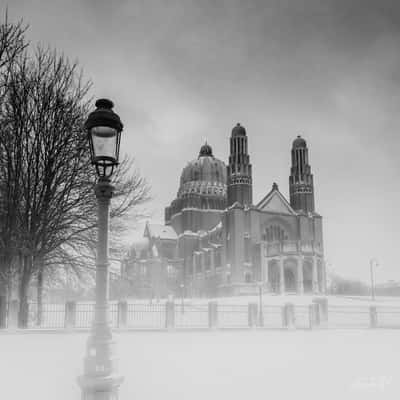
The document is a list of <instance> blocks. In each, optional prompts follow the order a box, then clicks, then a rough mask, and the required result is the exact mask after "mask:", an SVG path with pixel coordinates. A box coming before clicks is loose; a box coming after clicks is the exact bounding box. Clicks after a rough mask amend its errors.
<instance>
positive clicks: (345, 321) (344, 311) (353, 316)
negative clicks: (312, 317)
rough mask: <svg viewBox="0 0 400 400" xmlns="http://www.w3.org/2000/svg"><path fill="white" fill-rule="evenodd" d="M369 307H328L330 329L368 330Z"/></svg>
mask: <svg viewBox="0 0 400 400" xmlns="http://www.w3.org/2000/svg"><path fill="white" fill-rule="evenodd" d="M369 326H370V310H369V307H368V306H328V328H368V327H369Z"/></svg>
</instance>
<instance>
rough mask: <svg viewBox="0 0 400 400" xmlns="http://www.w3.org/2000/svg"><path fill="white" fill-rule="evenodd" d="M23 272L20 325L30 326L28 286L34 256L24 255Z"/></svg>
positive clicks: (21, 326)
mask: <svg viewBox="0 0 400 400" xmlns="http://www.w3.org/2000/svg"><path fill="white" fill-rule="evenodd" d="M22 260H23V261H22V262H23V265H22V274H21V278H20V284H19V290H18V292H19V293H18V294H19V312H18V327H19V328H27V327H28V317H29V305H28V288H29V282H30V279H31V273H32V257H31V256H24V257H23V258H22Z"/></svg>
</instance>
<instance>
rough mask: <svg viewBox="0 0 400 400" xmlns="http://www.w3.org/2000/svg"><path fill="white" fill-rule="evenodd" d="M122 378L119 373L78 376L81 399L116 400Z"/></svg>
mask: <svg viewBox="0 0 400 400" xmlns="http://www.w3.org/2000/svg"><path fill="white" fill-rule="evenodd" d="M123 380H124V378H123V377H122V376H120V375H116V374H114V375H108V376H87V375H82V376H80V377H79V378H78V382H79V386H80V387H81V389H82V400H118V389H119V386H120V385H121V383H122V381H123Z"/></svg>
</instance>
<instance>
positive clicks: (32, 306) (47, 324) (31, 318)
mask: <svg viewBox="0 0 400 400" xmlns="http://www.w3.org/2000/svg"><path fill="white" fill-rule="evenodd" d="M64 325H65V304H64V303H43V304H42V312H41V315H40V316H39V305H38V303H35V302H29V303H28V328H64Z"/></svg>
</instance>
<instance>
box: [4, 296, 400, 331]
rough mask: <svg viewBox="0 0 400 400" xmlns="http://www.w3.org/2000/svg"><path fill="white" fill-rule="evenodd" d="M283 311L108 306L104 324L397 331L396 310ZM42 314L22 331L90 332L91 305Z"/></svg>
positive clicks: (52, 307)
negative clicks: (84, 329)
mask: <svg viewBox="0 0 400 400" xmlns="http://www.w3.org/2000/svg"><path fill="white" fill-rule="evenodd" d="M287 306H289V307H286V306H285V305H270V304H263V305H262V310H260V309H259V305H257V304H256V303H251V304H224V303H218V302H215V301H214V302H210V303H207V302H202V303H200V302H199V303H195V302H193V301H191V302H189V301H185V302H184V303H183V304H182V303H181V302H176V303H171V302H159V303H148V302H147V303H144V302H129V303H128V302H119V303H118V302H110V305H109V319H110V323H111V326H112V328H125V327H126V328H132V329H165V328H168V329H171V328H172V329H174V328H175V329H190V328H192V329H207V328H221V329H230V328H232V329H235V328H249V327H263V328H269V329H274V328H282V327H284V328H289V327H290V328H297V329H308V328H318V327H324V328H356V329H365V328H375V327H376V328H400V307H399V306H397V307H396V306H368V305H365V306H362V305H360V306H351V305H349V306H348V305H329V306H328V307H327V309H326V308H321V307H320V306H317V305H316V304H314V305H296V306H293V304H287ZM318 307H319V308H318ZM41 309H42V312H41V315H40V318H39V315H38V314H39V306H38V304H37V303H36V302H30V303H29V309H28V323H27V326H26V327H27V328H30V329H41V328H43V329H46V328H48V329H63V328H90V327H91V325H92V321H93V319H94V315H95V304H94V302H77V303H75V302H67V304H64V303H43V305H42V308H41ZM9 310H10V313H9V315H8V321H6V324H5V328H6V327H7V326H8V327H11V328H15V327H16V322H15V321H17V316H16V315H17V314H16V312H18V307H15V306H14V304H12V307H9ZM325 310H326V311H327V312H326V311H325ZM261 311H262V312H261ZM10 314H12V315H10ZM7 323H8V325H7ZM3 327H4V325H3Z"/></svg>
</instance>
